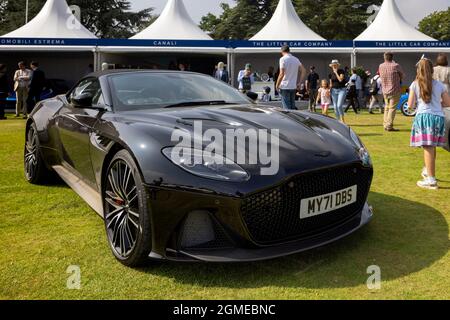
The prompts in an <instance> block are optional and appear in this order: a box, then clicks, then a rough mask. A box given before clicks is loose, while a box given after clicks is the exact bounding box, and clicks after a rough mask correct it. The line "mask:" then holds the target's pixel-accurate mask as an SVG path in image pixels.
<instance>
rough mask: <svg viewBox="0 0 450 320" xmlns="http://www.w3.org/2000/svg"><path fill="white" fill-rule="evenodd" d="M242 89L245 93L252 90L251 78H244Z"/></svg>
mask: <svg viewBox="0 0 450 320" xmlns="http://www.w3.org/2000/svg"><path fill="white" fill-rule="evenodd" d="M242 89H243V90H245V91H249V90H251V89H252V79H251V78H250V77H243V78H242Z"/></svg>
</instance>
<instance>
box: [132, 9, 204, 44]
mask: <svg viewBox="0 0 450 320" xmlns="http://www.w3.org/2000/svg"><path fill="white" fill-rule="evenodd" d="M131 39H152V40H153V39H163V40H165V39H177V40H213V39H212V38H211V37H210V36H208V35H207V34H206V33H205V32H203V31H202V30H201V29H200V28H199V26H198V25H197V24H196V23H195V22H194V21H192V19H191V17H190V16H189V13H188V12H187V10H186V7H185V6H184V4H183V0H169V2H168V3H167V5H166V6H165V8H164V10H163V11H162V12H161V15H160V16H159V17H158V19H156V21H155V22H153V23H152V24H151V25H150V26H149V27H148V28H146V29H145V30H143V31H141V32H139V33H138V34H136V35H135V36H133V37H131Z"/></svg>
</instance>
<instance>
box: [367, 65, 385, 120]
mask: <svg viewBox="0 0 450 320" xmlns="http://www.w3.org/2000/svg"><path fill="white" fill-rule="evenodd" d="M369 95H370V105H369V113H370V114H374V113H373V109H374V108H375V103H377V104H378V106H379V107H380V110H381V113H384V96H383V85H382V83H381V78H380V73H379V72H377V74H376V75H375V77H373V78H372V79H371V80H370V88H369Z"/></svg>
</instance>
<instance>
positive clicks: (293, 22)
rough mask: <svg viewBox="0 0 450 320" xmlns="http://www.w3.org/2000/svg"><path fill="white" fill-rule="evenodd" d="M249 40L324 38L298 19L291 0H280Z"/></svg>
mask: <svg viewBox="0 0 450 320" xmlns="http://www.w3.org/2000/svg"><path fill="white" fill-rule="evenodd" d="M250 40H261V41H262V40H325V39H324V38H322V37H321V36H319V35H318V34H317V33H315V32H314V31H312V30H311V29H310V28H308V27H307V26H306V25H305V24H304V23H303V21H302V20H300V18H299V16H298V15H297V12H296V11H295V8H294V6H293V5H292V2H291V0H280V1H279V2H278V6H277V8H276V10H275V12H274V14H273V16H272V18H271V19H270V21H269V22H268V23H267V24H266V26H265V27H264V28H263V29H262V30H261V31H259V32H258V33H257V34H256V35H255V36H254V37H253V38H251V39H250Z"/></svg>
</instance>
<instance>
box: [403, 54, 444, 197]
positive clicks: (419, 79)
mask: <svg viewBox="0 0 450 320" xmlns="http://www.w3.org/2000/svg"><path fill="white" fill-rule="evenodd" d="M433 72H434V70H433V63H432V62H431V60H429V59H426V58H423V59H421V60H420V61H419V63H418V64H417V76H416V80H415V81H414V82H413V83H412V85H411V87H410V88H409V100H408V105H409V107H410V108H412V107H413V106H415V105H416V103H417V115H416V118H415V120H414V124H413V127H412V130H411V147H415V148H420V147H421V148H423V152H424V160H425V168H424V169H423V170H422V177H423V180H421V181H418V182H417V186H419V187H420V188H424V189H432V190H436V189H438V183H437V180H436V147H443V146H444V144H445V116H444V111H443V105H444V106H446V107H450V96H449V94H448V92H447V88H446V87H445V85H444V84H443V83H442V82H440V81H438V80H434V79H433ZM442 103H443V105H442Z"/></svg>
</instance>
